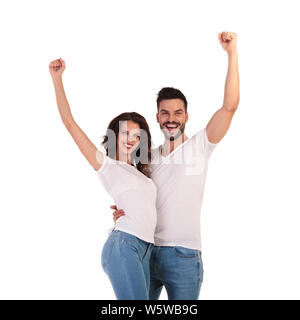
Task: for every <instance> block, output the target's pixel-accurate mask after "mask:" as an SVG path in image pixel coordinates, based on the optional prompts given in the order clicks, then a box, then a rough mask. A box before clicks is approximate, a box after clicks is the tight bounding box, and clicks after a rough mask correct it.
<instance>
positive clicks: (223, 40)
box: [218, 31, 236, 53]
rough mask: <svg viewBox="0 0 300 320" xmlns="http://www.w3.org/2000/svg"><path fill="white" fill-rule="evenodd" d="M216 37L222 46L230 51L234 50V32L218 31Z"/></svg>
mask: <svg viewBox="0 0 300 320" xmlns="http://www.w3.org/2000/svg"><path fill="white" fill-rule="evenodd" d="M218 38H219V41H220V44H221V46H222V48H223V49H224V50H225V51H226V52H227V53H231V52H233V51H235V50H236V33H233V32H227V31H223V32H221V33H218Z"/></svg>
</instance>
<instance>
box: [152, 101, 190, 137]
mask: <svg viewBox="0 0 300 320" xmlns="http://www.w3.org/2000/svg"><path fill="white" fill-rule="evenodd" d="M156 119H157V122H158V123H159V126H160V128H161V130H162V132H163V134H164V135H165V138H166V139H168V140H171V141H173V140H176V139H177V138H178V137H180V136H181V134H183V132H184V129H185V123H186V122H187V121H188V114H187V113H186V112H185V109H184V102H183V101H182V100H181V99H167V100H162V101H161V102H160V104H159V111H158V113H157V114H156Z"/></svg>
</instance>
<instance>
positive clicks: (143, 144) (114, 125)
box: [101, 112, 152, 178]
mask: <svg viewBox="0 0 300 320" xmlns="http://www.w3.org/2000/svg"><path fill="white" fill-rule="evenodd" d="M120 121H132V122H134V123H137V124H139V126H140V129H141V131H142V129H143V131H142V132H145V133H146V136H147V137H144V138H145V139H141V137H143V135H141V136H140V143H139V145H138V147H137V148H136V150H134V151H133V152H132V153H131V155H130V161H131V164H132V165H134V164H135V167H136V168H137V170H139V171H140V172H142V173H143V174H144V175H145V176H147V177H148V178H150V165H149V164H150V161H151V143H152V140H151V134H150V130H149V126H148V123H147V121H146V119H145V118H144V117H143V116H142V115H140V114H139V113H137V112H124V113H121V114H120V115H118V116H117V117H115V118H114V119H112V120H111V121H110V123H109V125H108V127H107V130H106V135H105V136H104V137H103V141H102V143H101V144H102V145H103V147H104V149H105V150H106V155H107V156H109V157H110V158H115V156H116V151H117V144H118V136H119V123H120ZM112 134H113V135H112ZM144 140H146V141H144ZM141 159H142V162H141V161H140V160H141Z"/></svg>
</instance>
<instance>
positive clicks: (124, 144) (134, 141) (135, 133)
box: [117, 120, 140, 155]
mask: <svg viewBox="0 0 300 320" xmlns="http://www.w3.org/2000/svg"><path fill="white" fill-rule="evenodd" d="M139 143H140V125H139V124H138V123H135V122H133V121H131V120H128V121H121V122H120V130H119V135H118V150H117V152H119V154H120V155H121V154H130V153H132V152H133V151H134V150H136V148H137V147H138V145H139Z"/></svg>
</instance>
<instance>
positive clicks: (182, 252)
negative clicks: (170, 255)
mask: <svg viewBox="0 0 300 320" xmlns="http://www.w3.org/2000/svg"><path fill="white" fill-rule="evenodd" d="M173 249H174V252H175V254H176V255H177V256H179V257H181V258H196V257H198V252H199V250H196V249H189V248H184V247H180V246H176V247H174V248H173Z"/></svg>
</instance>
